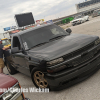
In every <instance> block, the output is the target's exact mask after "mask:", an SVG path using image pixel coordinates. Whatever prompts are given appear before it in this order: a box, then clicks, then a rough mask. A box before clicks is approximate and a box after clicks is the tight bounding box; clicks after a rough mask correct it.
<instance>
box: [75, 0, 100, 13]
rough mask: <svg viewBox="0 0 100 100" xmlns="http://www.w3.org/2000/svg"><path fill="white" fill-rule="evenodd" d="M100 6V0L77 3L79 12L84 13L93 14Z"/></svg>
mask: <svg viewBox="0 0 100 100" xmlns="http://www.w3.org/2000/svg"><path fill="white" fill-rule="evenodd" d="M99 8H100V0H87V1H85V2H82V3H79V4H76V9H77V13H82V14H84V15H89V14H90V15H91V14H92V13H93V11H94V10H96V9H99Z"/></svg>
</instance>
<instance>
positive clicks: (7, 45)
mask: <svg viewBox="0 0 100 100" xmlns="http://www.w3.org/2000/svg"><path fill="white" fill-rule="evenodd" d="M1 40H2V45H3V46H4V47H9V46H11V42H10V40H9V39H7V38H3V39H1Z"/></svg>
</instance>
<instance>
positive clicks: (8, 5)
mask: <svg viewBox="0 0 100 100" xmlns="http://www.w3.org/2000/svg"><path fill="white" fill-rule="evenodd" d="M83 1H85V0H0V33H2V32H4V31H3V28H5V27H9V26H13V25H14V26H15V25H16V22H15V19H14V15H15V14H20V13H27V12H32V14H33V17H34V19H35V20H38V19H45V20H50V19H55V18H58V17H62V16H66V15H70V14H73V13H76V7H75V4H77V3H79V2H83Z"/></svg>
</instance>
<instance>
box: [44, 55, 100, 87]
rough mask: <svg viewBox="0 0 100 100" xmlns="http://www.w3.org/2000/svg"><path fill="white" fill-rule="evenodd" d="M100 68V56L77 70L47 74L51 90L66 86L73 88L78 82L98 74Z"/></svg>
mask: <svg viewBox="0 0 100 100" xmlns="http://www.w3.org/2000/svg"><path fill="white" fill-rule="evenodd" d="M99 68H100V54H99V55H97V56H96V57H95V58H93V59H92V60H91V61H88V62H86V63H84V65H81V66H78V67H77V68H76V69H75V70H70V71H64V72H63V73H56V74H48V73H47V74H46V75H45V78H46V79H47V81H48V83H49V85H50V87H51V88H56V87H58V88H61V87H63V86H64V85H66V86H68V87H69V86H71V85H73V84H75V83H77V82H80V81H82V80H84V79H86V78H88V77H89V76H90V75H91V74H93V73H94V72H96V71H97V70H98V69H99Z"/></svg>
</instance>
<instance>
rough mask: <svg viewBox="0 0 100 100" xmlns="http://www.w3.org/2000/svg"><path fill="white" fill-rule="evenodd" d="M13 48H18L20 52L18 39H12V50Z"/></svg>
mask: <svg viewBox="0 0 100 100" xmlns="http://www.w3.org/2000/svg"><path fill="white" fill-rule="evenodd" d="M14 47H18V48H19V50H21V44H20V42H19V39H18V37H13V48H14Z"/></svg>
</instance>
